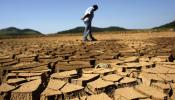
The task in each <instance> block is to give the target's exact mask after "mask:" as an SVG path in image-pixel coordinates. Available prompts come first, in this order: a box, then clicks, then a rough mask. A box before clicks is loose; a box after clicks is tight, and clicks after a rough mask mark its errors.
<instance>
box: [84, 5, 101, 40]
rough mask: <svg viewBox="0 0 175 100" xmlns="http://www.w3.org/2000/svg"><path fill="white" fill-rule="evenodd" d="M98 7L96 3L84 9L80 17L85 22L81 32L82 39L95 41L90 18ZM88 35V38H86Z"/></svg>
mask: <svg viewBox="0 0 175 100" xmlns="http://www.w3.org/2000/svg"><path fill="white" fill-rule="evenodd" d="M97 9H98V6H97V5H93V6H92V7H89V8H88V9H87V10H86V11H85V14H84V16H83V17H82V18H81V19H82V20H83V22H84V24H85V29H84V33H83V41H96V39H95V38H94V37H93V36H92V30H91V24H92V19H93V17H94V12H95V11H96V10H97ZM88 35H89V38H90V40H88V39H87V37H88Z"/></svg>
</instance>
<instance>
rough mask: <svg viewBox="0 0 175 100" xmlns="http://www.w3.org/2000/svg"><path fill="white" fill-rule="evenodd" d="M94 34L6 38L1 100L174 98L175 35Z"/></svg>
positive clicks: (0, 59) (0, 46) (0, 58)
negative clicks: (88, 36)
mask: <svg viewBox="0 0 175 100" xmlns="http://www.w3.org/2000/svg"><path fill="white" fill-rule="evenodd" d="M94 36H95V38H96V39H97V40H98V41H93V42H82V41H81V39H82V36H80V35H76V36H74V35H59V36H55V37H36V38H19V39H1V40H0V100H1V99H2V100H4V99H5V100H10V99H11V100H23V99H24V98H25V99H28V100H38V99H41V100H47V99H48V100H70V99H75V100H90V99H92V98H96V99H97V100H98V99H99V100H102V99H105V100H108V99H109V100H112V99H113V100H131V99H134V100H135V99H145V100H146V99H152V100H155V99H156V100H159V99H160V100H174V99H175V92H174V91H175V83H174V82H175V42H174V41H175V32H159V33H151V32H150V33H107V32H106V33H95V34H94ZM129 94H131V95H129Z"/></svg>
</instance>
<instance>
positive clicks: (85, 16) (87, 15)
mask: <svg viewBox="0 0 175 100" xmlns="http://www.w3.org/2000/svg"><path fill="white" fill-rule="evenodd" d="M89 16H90V14H86V15H84V16H83V17H82V18H81V19H82V20H84V19H85V18H87V17H89Z"/></svg>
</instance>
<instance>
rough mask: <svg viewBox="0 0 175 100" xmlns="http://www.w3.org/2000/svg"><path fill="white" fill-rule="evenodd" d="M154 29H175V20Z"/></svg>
mask: <svg viewBox="0 0 175 100" xmlns="http://www.w3.org/2000/svg"><path fill="white" fill-rule="evenodd" d="M153 29H175V21H173V22H170V23H168V24H165V25H161V26H159V27H155V28H153Z"/></svg>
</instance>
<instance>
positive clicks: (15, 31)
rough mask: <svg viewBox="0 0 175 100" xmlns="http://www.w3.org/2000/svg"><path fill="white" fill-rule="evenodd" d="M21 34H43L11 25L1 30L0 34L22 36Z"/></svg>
mask: <svg viewBox="0 0 175 100" xmlns="http://www.w3.org/2000/svg"><path fill="white" fill-rule="evenodd" d="M21 35H23V36H24V35H42V33H40V32H38V31H35V30H32V29H23V30H21V29H18V28H16V27H9V28H5V29H1V30H0V36H21Z"/></svg>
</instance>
